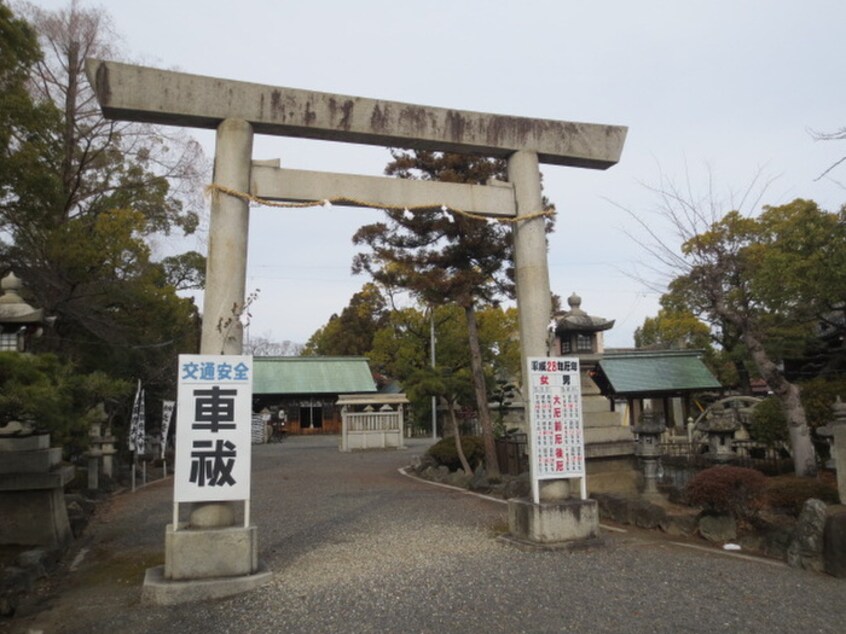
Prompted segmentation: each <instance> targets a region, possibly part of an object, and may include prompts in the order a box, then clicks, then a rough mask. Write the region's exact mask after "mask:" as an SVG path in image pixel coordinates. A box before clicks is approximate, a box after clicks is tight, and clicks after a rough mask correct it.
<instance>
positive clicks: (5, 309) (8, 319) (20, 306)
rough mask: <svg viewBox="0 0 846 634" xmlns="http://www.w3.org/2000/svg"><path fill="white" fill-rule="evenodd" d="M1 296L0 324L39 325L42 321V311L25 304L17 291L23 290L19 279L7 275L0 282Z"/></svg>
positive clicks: (12, 275) (12, 274)
mask: <svg viewBox="0 0 846 634" xmlns="http://www.w3.org/2000/svg"><path fill="white" fill-rule="evenodd" d="M0 288H2V289H3V295H2V297H0V324H40V323H43V321H44V309H42V308H33V307H32V306H30V305H29V304H27V303H26V302H25V301H24V300H23V298H22V297H21V296H20V294H19V293H18V291H20V290H21V288H23V284H22V283H21V280H20V278H18V277H17V276H16V275H15V274H14V273H9V274H8V275H6V277H4V278H3V279H2V280H0Z"/></svg>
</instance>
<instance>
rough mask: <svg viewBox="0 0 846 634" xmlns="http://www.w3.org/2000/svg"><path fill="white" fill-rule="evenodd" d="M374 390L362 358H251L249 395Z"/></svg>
mask: <svg viewBox="0 0 846 634" xmlns="http://www.w3.org/2000/svg"><path fill="white" fill-rule="evenodd" d="M375 391H376V385H375V383H373V375H372V374H371V373H370V366H369V365H368V364H367V359H365V358H364V357H253V394H349V393H356V392H375Z"/></svg>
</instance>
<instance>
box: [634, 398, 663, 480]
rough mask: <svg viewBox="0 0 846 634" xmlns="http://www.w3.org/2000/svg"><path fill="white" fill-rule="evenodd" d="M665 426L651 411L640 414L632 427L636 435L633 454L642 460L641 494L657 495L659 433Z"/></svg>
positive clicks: (659, 455) (659, 456)
mask: <svg viewBox="0 0 846 634" xmlns="http://www.w3.org/2000/svg"><path fill="white" fill-rule="evenodd" d="M666 430H667V426H666V425H665V424H664V421H663V420H662V419H661V418H657V417H656V416H655V414H653V413H652V412H651V411H646V412H643V414H641V415H640V421H638V424H637V425H635V426H634V427H632V431H633V432H634V433H635V434H636V436H637V441H636V442H635V455H637V457H638V458H640V459H641V460H642V461H643V481H644V488H643V494H644V495H646V496H657V495H659V493H658V461H659V460H660V459H661V445H660V439H661V434H663V433H664V432H665V431H666Z"/></svg>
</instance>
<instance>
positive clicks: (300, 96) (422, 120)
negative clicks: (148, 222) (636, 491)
mask: <svg viewBox="0 0 846 634" xmlns="http://www.w3.org/2000/svg"><path fill="white" fill-rule="evenodd" d="M86 72H87V74H88V79H89V81H90V82H91V85H92V86H94V89H95V92H96V94H97V99H98V100H99V102H100V106H101V108H102V110H103V114H104V115H105V116H106V117H109V118H111V119H121V120H126V121H141V122H149V123H160V124H165V125H178V126H187V127H196V128H216V127H217V126H218V125H219V123H220V122H221V121H223V120H224V119H230V118H232V119H243V120H245V121H248V122H249V123H250V124H252V126H253V128H254V130H255V131H256V132H257V133H260V134H272V135H277V136H292V137H303V138H310V139H323V140H328V141H343V142H348V143H362V144H366V145H382V146H390V147H403V148H410V149H426V150H440V151H448V152H461V153H465V154H481V155H485V156H493V157H503V158H505V157H508V156H509V155H511V154H513V153H514V152H516V151H519V150H527V151H530V152H535V153H537V155H538V159H539V161H540V162H542V163H550V164H554V165H571V166H576V167H587V168H593V169H606V168H608V167H611V166H612V165H614V164H615V163H617V162H618V161H619V160H620V153H621V152H622V149H623V142H624V141H625V138H626V132H627V128H626V127H624V126H611V125H598V124H592V123H574V122H570V121H554V120H549V119H530V118H525V117H512V116H507V115H496V114H485V113H478V112H469V111H462V110H450V109H447V108H434V107H430V106H419V105H414V104H407V103H400V102H394V101H380V100H376V99H367V98H364V97H350V96H344V95H333V94H328V93H322V92H313V91H307V90H299V89H295V88H281V87H274V86H264V85H260V84H251V83H246V82H239V81H232V80H228V79H218V78H214V77H205V76H200V75H189V74H185V73H177V72H173V71H167V70H160V69H156V68H149V67H144V66H135V65H129V64H121V63H117V62H109V61H101V60H95V59H89V60H87V61H86Z"/></svg>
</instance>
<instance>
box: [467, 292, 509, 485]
mask: <svg viewBox="0 0 846 634" xmlns="http://www.w3.org/2000/svg"><path fill="white" fill-rule="evenodd" d="M464 314H465V315H466V316H467V338H468V339H469V342H470V371H471V372H472V375H473V391H474V392H475V394H476V408H477V410H478V412H479V425H480V426H481V428H482V441H483V442H484V444H485V471H486V472H487V474H488V476H489V477H492V478H498V477H499V475H500V473H499V462H498V461H497V458H496V444H495V443H494V433H493V424H492V423H491V413H490V410H489V409H488V388H487V386H486V385H485V373H484V370H483V369H482V351H481V349H480V348H479V326H478V324H477V323H476V310H475V308H474V307H473V305H472V304H470V305H469V306H465V307H464Z"/></svg>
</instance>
